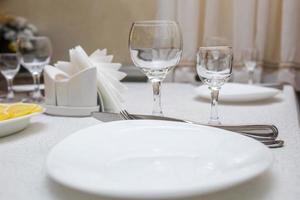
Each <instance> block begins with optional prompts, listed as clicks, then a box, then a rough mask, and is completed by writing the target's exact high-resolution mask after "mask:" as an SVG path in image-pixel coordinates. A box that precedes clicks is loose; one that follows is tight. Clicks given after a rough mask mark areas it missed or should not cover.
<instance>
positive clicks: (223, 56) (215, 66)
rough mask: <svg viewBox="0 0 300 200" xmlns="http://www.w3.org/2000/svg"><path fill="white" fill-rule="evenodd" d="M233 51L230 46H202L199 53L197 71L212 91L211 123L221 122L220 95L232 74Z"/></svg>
mask: <svg viewBox="0 0 300 200" xmlns="http://www.w3.org/2000/svg"><path fill="white" fill-rule="evenodd" d="M232 62H233V53H232V48H231V47H229V46H216V47H200V48H199V51H198V54H197V72H198V75H199V77H200V79H201V80H202V81H203V82H204V84H206V85H208V88H209V89H210V91H211V113H210V120H209V124H216V125H217V124H221V123H220V121H219V116H218V108H217V107H218V97H219V90H220V89H221V87H222V85H223V84H224V83H225V82H227V80H228V79H229V78H230V76H231V74H232Z"/></svg>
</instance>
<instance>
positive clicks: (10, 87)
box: [6, 78, 15, 100]
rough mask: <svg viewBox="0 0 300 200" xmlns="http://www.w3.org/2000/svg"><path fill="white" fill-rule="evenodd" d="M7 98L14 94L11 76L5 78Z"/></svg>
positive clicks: (12, 96)
mask: <svg viewBox="0 0 300 200" xmlns="http://www.w3.org/2000/svg"><path fill="white" fill-rule="evenodd" d="M6 81H7V91H8V92H7V99H9V100H12V99H13V98H14V97H15V95H14V91H13V87H12V86H13V78H7V79H6Z"/></svg>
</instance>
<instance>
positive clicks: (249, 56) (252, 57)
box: [242, 48, 258, 84]
mask: <svg viewBox="0 0 300 200" xmlns="http://www.w3.org/2000/svg"><path fill="white" fill-rule="evenodd" d="M242 57H243V61H244V64H245V67H246V70H247V72H248V84H253V82H254V70H255V67H256V62H257V57H258V52H257V50H256V49H255V48H246V49H244V50H243V51H242Z"/></svg>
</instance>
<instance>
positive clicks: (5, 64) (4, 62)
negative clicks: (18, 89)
mask: <svg viewBox="0 0 300 200" xmlns="http://www.w3.org/2000/svg"><path fill="white" fill-rule="evenodd" d="M19 69H20V59H19V55H18V54H16V53H2V54H0V71H1V74H2V75H3V76H4V78H5V79H6V81H7V91H8V93H7V95H6V98H5V99H1V101H2V102H14V101H15V95H14V91H13V79H14V77H15V76H16V74H17V73H18V72H19Z"/></svg>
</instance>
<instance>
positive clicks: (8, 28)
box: [0, 14, 38, 53]
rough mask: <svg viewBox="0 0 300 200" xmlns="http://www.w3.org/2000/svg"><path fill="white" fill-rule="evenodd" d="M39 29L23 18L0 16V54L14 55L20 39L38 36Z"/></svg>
mask: <svg viewBox="0 0 300 200" xmlns="http://www.w3.org/2000/svg"><path fill="white" fill-rule="evenodd" d="M37 33H38V30H37V28H36V27H35V26H34V25H33V24H31V23H29V22H28V21H27V19H25V18H23V17H16V16H9V15H1V14H0V53H8V52H11V53H14V52H16V49H17V44H16V40H17V38H18V37H23V36H25V37H30V36H35V35H37Z"/></svg>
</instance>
